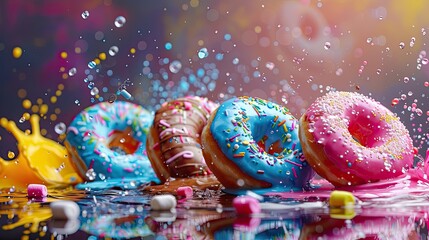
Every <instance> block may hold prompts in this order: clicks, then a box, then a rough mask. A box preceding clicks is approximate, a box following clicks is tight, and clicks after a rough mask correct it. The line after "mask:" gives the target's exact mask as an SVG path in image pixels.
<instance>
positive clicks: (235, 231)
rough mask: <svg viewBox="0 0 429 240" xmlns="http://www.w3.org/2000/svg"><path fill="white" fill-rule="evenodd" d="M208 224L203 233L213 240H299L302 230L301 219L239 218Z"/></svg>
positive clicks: (214, 221)
mask: <svg viewBox="0 0 429 240" xmlns="http://www.w3.org/2000/svg"><path fill="white" fill-rule="evenodd" d="M208 223H209V224H207V227H206V229H205V231H206V232H207V233H208V234H210V237H212V238H213V239H300V238H299V236H300V231H301V228H302V220H301V219H285V220H272V219H261V218H252V217H239V218H235V219H234V218H224V219H219V220H213V221H210V222H208Z"/></svg>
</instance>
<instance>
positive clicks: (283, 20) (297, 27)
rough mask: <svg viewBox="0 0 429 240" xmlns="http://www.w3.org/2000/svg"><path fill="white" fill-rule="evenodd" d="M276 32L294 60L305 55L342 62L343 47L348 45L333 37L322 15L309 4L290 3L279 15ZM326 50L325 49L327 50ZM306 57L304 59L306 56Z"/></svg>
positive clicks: (278, 39)
mask: <svg viewBox="0 0 429 240" xmlns="http://www.w3.org/2000/svg"><path fill="white" fill-rule="evenodd" d="M278 15H279V17H278V23H276V24H279V23H280V26H281V27H280V28H276V29H277V31H276V32H275V36H276V40H277V41H278V42H279V43H280V44H281V45H284V46H289V45H290V46H293V47H290V48H288V51H292V53H291V56H292V57H300V56H301V55H302V53H303V52H304V53H308V55H309V57H311V58H312V59H316V60H322V59H323V60H332V61H334V62H338V61H340V60H341V59H342V58H343V57H344V54H345V52H346V51H345V49H349V47H345V46H344V44H348V45H350V44H351V43H350V42H349V41H341V44H342V45H341V47H340V40H339V39H338V38H337V37H334V36H333V35H332V34H331V30H330V27H329V25H328V23H327V21H326V18H325V17H324V16H323V15H322V13H321V12H320V11H319V10H318V9H316V8H314V7H312V6H310V5H307V4H303V3H299V2H295V1H287V2H285V3H284V4H283V6H282V7H281V8H280V11H279V12H278ZM325 48H326V49H325ZM303 56H305V55H303Z"/></svg>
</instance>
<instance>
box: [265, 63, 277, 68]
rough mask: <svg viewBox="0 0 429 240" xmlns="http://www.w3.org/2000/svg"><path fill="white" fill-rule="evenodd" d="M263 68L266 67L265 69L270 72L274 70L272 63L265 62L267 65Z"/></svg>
mask: <svg viewBox="0 0 429 240" xmlns="http://www.w3.org/2000/svg"><path fill="white" fill-rule="evenodd" d="M265 67H266V68H268V69H270V70H273V69H274V67H275V65H274V63H272V62H267V63H266V64H265Z"/></svg>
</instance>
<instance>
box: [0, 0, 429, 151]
mask: <svg viewBox="0 0 429 240" xmlns="http://www.w3.org/2000/svg"><path fill="white" fill-rule="evenodd" d="M427 9H429V2H428V1H425V0H413V1H403V0H391V1H390V0H361V1H347V0H330V1H327V0H301V1H285V0H283V1H271V0H270V1H246V0H236V1H208V0H201V1H200V0H190V1H189V0H187V1H168V0H158V1H113V0H88V1H83V2H76V1H69V0H67V1H24V0H10V1H0V29H1V34H0V91H1V92H0V117H6V118H8V119H11V120H14V121H16V122H17V124H18V126H19V127H20V128H22V129H25V128H28V127H29V124H28V116H29V115H30V114H33V113H35V114H40V115H42V116H43V117H44V119H43V120H42V122H41V125H42V128H43V129H42V133H43V134H45V135H46V136H47V137H49V138H51V139H55V140H58V141H62V139H63V138H64V134H63V133H62V131H61V129H60V130H58V126H59V125H58V124H60V123H64V124H65V125H66V126H67V125H68V124H69V123H70V122H71V120H72V119H73V117H74V116H75V115H76V114H78V113H79V112H80V111H81V110H82V109H84V108H85V107H87V106H89V105H91V104H94V103H97V102H100V101H109V100H110V101H112V100H115V99H119V100H126V98H128V96H127V95H126V94H121V91H126V92H128V93H130V94H131V95H132V97H131V99H129V100H130V101H133V102H136V103H139V104H142V105H143V106H145V107H146V108H148V109H150V110H156V109H157V108H158V107H159V105H160V104H162V103H163V102H164V101H168V100H170V99H172V98H177V97H180V96H184V95H199V96H206V97H208V98H209V99H211V100H214V101H218V102H222V101H223V100H225V99H228V98H230V97H231V96H239V95H250V96H256V97H262V98H266V99H270V100H272V101H275V102H277V103H281V104H284V105H286V106H287V107H288V108H289V109H290V110H291V111H292V112H293V113H294V114H295V116H296V117H299V116H300V115H301V114H302V112H303V111H304V110H305V108H306V107H308V106H309V104H311V103H312V102H313V101H314V100H315V99H316V98H317V97H318V96H322V95H323V94H324V93H326V92H328V91H332V90H342V91H355V92H360V93H363V94H365V95H370V96H372V97H373V98H375V99H376V100H378V101H380V102H381V103H382V104H384V105H386V106H388V107H389V109H391V110H392V111H394V112H395V113H397V114H398V116H399V117H400V118H401V120H402V121H403V122H404V123H405V124H406V126H407V128H408V130H409V131H410V134H411V135H412V137H413V140H414V145H415V146H416V147H417V148H419V149H420V151H421V153H423V152H424V151H426V148H427V147H428V141H427V138H428V134H429V133H428V126H429V125H428V117H429V107H428V103H427V102H428V96H429V83H428V81H429V77H428V76H429V66H427V64H428V59H427V57H429V56H426V51H428V46H427V43H429V41H428V37H429V35H428V34H426V32H429V18H428V17H427ZM86 11H87V12H86ZM120 16H122V17H123V18H118V17H120ZM116 19H117V20H119V21H117V22H116V23H115V20H116ZM20 50H22V54H20ZM56 127H57V129H56ZM0 136H1V141H0V146H1V147H0V156H2V157H3V158H5V159H8V157H7V155H8V154H7V153H8V152H9V151H15V152H16V151H17V150H16V146H15V140H14V139H13V138H12V137H11V136H10V134H8V133H7V132H6V131H5V130H3V129H1V130H0Z"/></svg>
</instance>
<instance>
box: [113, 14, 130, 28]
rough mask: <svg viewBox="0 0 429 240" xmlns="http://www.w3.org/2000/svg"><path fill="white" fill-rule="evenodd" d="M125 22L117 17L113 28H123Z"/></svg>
mask: <svg viewBox="0 0 429 240" xmlns="http://www.w3.org/2000/svg"><path fill="white" fill-rule="evenodd" d="M126 22H127V19H125V18H124V17H123V16H119V17H117V18H116V19H115V26H116V27H117V28H121V27H123V26H124V24H125V23H126Z"/></svg>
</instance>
